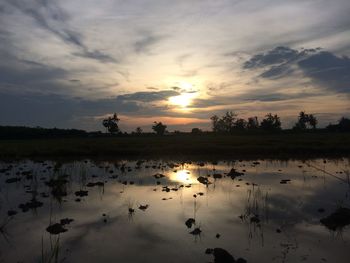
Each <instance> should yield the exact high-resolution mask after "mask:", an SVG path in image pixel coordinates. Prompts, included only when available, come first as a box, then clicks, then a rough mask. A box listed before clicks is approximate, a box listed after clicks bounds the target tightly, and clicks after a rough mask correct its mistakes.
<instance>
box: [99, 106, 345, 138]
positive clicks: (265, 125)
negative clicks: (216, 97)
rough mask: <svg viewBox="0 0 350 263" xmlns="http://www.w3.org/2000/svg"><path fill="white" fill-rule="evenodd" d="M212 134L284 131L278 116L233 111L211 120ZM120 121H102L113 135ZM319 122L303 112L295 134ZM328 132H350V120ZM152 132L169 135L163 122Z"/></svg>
mask: <svg viewBox="0 0 350 263" xmlns="http://www.w3.org/2000/svg"><path fill="white" fill-rule="evenodd" d="M210 120H211V124H212V132H213V133H226V134H229V133H234V132H237V131H258V130H263V131H268V132H276V131H281V130H282V122H281V119H280V117H279V116H278V115H277V114H272V113H268V114H266V115H265V117H264V118H263V119H262V120H261V122H260V121H259V120H258V117H257V116H253V117H249V118H248V119H243V118H239V117H238V115H237V114H236V113H234V112H232V111H227V112H226V113H225V114H224V115H222V116H218V115H213V116H212V117H211V118H210ZM119 121H120V119H119V118H118V116H117V114H116V113H114V114H113V116H111V117H108V118H106V119H104V120H103V121H102V124H103V126H104V127H105V128H106V131H108V132H109V133H111V134H118V133H119V134H120V133H121V131H120V129H119V126H118V123H119ZM317 124H318V120H317V118H316V117H315V116H314V115H313V114H307V113H305V112H304V111H301V112H300V113H299V115H298V118H297V122H296V123H295V124H294V126H293V128H292V130H293V131H295V132H298V131H305V130H308V129H311V130H316V129H317ZM325 129H326V130H328V131H339V132H346V131H350V119H348V118H345V117H343V118H341V119H340V120H339V122H338V123H337V124H329V125H328V126H327V127H326V128H325ZM152 130H153V131H154V132H155V133H156V134H157V135H164V134H166V133H168V131H167V125H165V124H163V123H162V122H154V123H153V125H152ZM142 133H143V130H142V128H141V127H137V128H136V129H135V131H134V132H132V134H142ZM174 133H181V132H180V131H175V132H174ZM191 133H193V134H201V133H203V131H202V130H201V129H199V128H193V129H192V131H191Z"/></svg>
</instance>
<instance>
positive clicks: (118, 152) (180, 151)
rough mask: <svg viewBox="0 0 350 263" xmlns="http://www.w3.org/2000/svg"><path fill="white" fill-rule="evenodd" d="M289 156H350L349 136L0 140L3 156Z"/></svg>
mask: <svg viewBox="0 0 350 263" xmlns="http://www.w3.org/2000/svg"><path fill="white" fill-rule="evenodd" d="M223 154H224V155H230V156H244V155H250V156H260V157H261V156H270V157H280V156H282V157H283V156H290V155H295V156H298V157H302V156H305V157H310V156H315V157H320V156H325V155H328V156H329V155H334V156H339V155H346V154H347V155H348V154H350V134H349V133H326V132H324V133H305V134H300V133H296V134H294V133H277V134H237V135H219V134H204V135H191V134H180V135H169V136H137V137H135V136H134V137H133V136H126V137H105V138H104V137H102V138H65V139H35V140H0V158H6V157H8V158H13V157H19V158H24V157H43V156H44V157H50V156H51V157H62V156H64V157H69V156H71V157H79V156H81V157H85V156H95V157H96V156H97V157H98V156H102V157H103V156H123V157H126V156H128V157H141V156H142V157H144V158H146V157H155V156H169V157H175V156H179V155H181V156H207V157H209V158H212V157H215V156H220V155H221V156H222V155H223Z"/></svg>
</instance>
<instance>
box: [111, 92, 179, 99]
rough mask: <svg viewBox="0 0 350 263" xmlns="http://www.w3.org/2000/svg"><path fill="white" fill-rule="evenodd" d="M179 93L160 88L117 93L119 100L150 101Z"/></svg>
mask: <svg viewBox="0 0 350 263" xmlns="http://www.w3.org/2000/svg"><path fill="white" fill-rule="evenodd" d="M177 95H180V93H179V92H178V91H176V90H162V91H141V92H135V93H130V94H124V95H119V96H118V97H117V99H118V100H121V101H139V102H152V101H160V100H166V99H168V98H169V97H172V96H177Z"/></svg>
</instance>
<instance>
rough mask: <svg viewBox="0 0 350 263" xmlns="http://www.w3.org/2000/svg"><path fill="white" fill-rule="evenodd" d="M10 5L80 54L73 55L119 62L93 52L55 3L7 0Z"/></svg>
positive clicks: (40, 0)
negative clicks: (70, 25)
mask: <svg viewBox="0 0 350 263" xmlns="http://www.w3.org/2000/svg"><path fill="white" fill-rule="evenodd" d="M6 1H7V2H8V3H9V4H10V5H12V6H13V7H15V8H16V9H18V10H20V11H21V12H22V13H23V14H25V15H27V16H29V17H31V18H32V19H33V20H34V21H35V22H36V23H37V25H38V26H40V27H41V28H42V29H45V30H46V31H48V32H50V33H51V34H53V35H55V36H56V37H57V38H59V39H60V40H62V41H63V42H64V43H66V44H69V45H72V46H74V47H75V48H77V49H78V50H79V52H73V53H72V54H73V55H76V56H79V57H84V58H89V59H94V60H97V61H100V62H103V63H105V62H113V63H117V62H118V61H117V60H116V59H115V58H113V57H111V56H109V55H107V54H104V53H103V52H101V51H98V50H91V49H90V48H89V47H88V46H87V45H86V44H85V43H84V40H83V37H82V35H81V34H80V33H79V32H77V31H74V30H72V29H70V28H69V27H68V24H67V23H66V21H67V20H69V18H70V17H69V15H68V14H67V13H66V12H65V11H64V10H62V9H61V8H60V7H59V6H58V5H57V4H56V2H54V1H46V0H32V1H26V3H25V4H24V3H23V2H19V1H17V0H6Z"/></svg>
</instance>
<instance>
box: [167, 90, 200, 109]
mask: <svg viewBox="0 0 350 263" xmlns="http://www.w3.org/2000/svg"><path fill="white" fill-rule="evenodd" d="M195 96H196V95H195V94H194V93H183V94H181V95H178V96H173V97H170V98H169V102H170V103H171V104H172V105H175V106H180V107H182V108H186V107H188V106H190V105H191V103H192V100H193V98H194V97H195Z"/></svg>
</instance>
